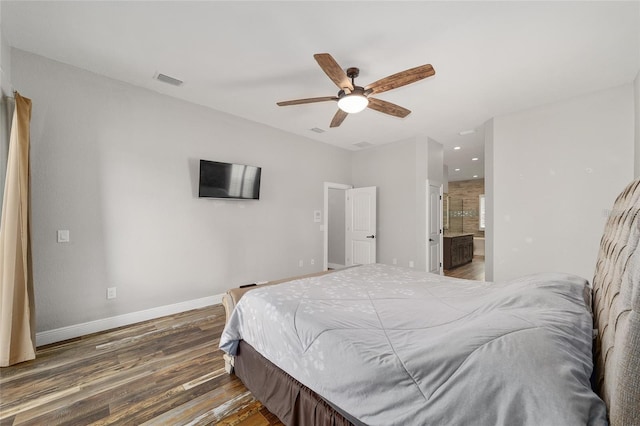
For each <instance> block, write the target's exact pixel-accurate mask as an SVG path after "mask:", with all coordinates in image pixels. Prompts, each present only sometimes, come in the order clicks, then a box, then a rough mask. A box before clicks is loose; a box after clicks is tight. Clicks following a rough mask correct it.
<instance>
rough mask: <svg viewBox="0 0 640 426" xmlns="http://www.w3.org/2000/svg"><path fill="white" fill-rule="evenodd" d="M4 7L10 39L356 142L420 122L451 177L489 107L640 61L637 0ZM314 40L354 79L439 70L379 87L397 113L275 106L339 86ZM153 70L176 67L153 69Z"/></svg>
mask: <svg viewBox="0 0 640 426" xmlns="http://www.w3.org/2000/svg"><path fill="white" fill-rule="evenodd" d="M1 8H2V9H1V17H2V32H3V38H4V39H5V40H6V41H7V43H8V44H9V45H10V46H13V47H16V48H19V49H22V50H26V51H29V52H33V53H36V54H39V55H42V56H45V57H48V58H51V59H55V60H57V61H60V62H64V63H67V64H71V65H75V66H77V67H80V68H84V69H87V70H90V71H93V72H95V73H98V74H102V75H105V76H108V77H112V78H115V79H118V80H122V81H125V82H128V83H131V84H134V85H137V86H141V87H145V88H148V89H151V90H154V91H157V92H161V93H164V94H167V95H170V96H174V97H176V98H181V99H184V100H187V101H191V102H194V103H197V104H201V105H206V106H208V107H211V108H214V109H216V110H220V111H224V112H227V113H230V114H234V115H237V116H240V117H244V118H247V119H249V120H253V121H256V122H260V123H264V124H267V125H269V126H272V127H275V128H278V129H282V130H285V131H287V132H291V133H295V134H298V135H301V136H304V137H307V138H311V139H315V140H318V141H321V142H325V143H328V144H332V145H337V146H340V147H343V148H346V149H359V148H357V147H356V146H354V145H353V144H356V143H360V142H368V143H371V144H374V145H378V144H384V143H389V142H395V141H398V140H403V139H406V138H411V137H414V136H417V135H422V136H429V137H431V138H433V139H435V140H437V141H438V142H440V143H442V144H443V145H444V146H445V163H446V164H447V165H448V166H449V177H450V179H451V180H461V179H468V178H472V176H473V175H477V176H480V177H482V176H483V175H484V148H483V131H482V125H483V123H484V122H485V121H486V120H488V119H490V118H492V117H495V116H500V115H503V114H507V113H510V112H515V111H519V110H523V109H526V108H530V107H533V106H537V105H543V104H547V103H551V102H555V101H559V100H563V99H567V98H570V97H573V96H578V95H581V94H585V93H590V92H593V91H597V90H600V89H605V88H609V87H614V86H618V85H622V84H628V83H631V82H632V81H633V79H634V77H635V76H636V74H637V72H638V70H639V69H640V3H639V2H638V1H629V2H612V1H603V2H596V1H587V2H519V1H514V2H504V1H503V2H480V1H475V2H455V1H449V2H429V1H425V2H419V1H413V2H397V1H391V2H379V1H356V2H342V1H341V2H333V1H324V2H307V1H287V2H272V1H258V2H244V1H233V2H222V1H196V2H185V1H176V2H169V1H110V2H96V1H72V2H59V1H46V2H35V1H17V2H13V1H6V0H3V1H2V4H1ZM321 52H327V53H330V54H331V55H333V57H334V58H335V59H336V61H337V62H338V63H339V64H340V65H341V66H342V67H343V68H347V67H351V66H356V67H359V68H360V70H361V71H360V77H359V78H357V79H356V84H358V85H362V86H364V85H366V84H368V83H371V82H373V81H375V80H378V79H380V78H382V77H385V76H387V75H390V74H394V73H396V72H398V71H402V70H404V69H407V68H411V67H414V66H418V65H422V64H426V63H430V64H432V65H433V66H434V68H435V70H436V75H435V76H434V77H431V78H428V79H426V80H422V81H420V82H417V83H414V84H412V85H409V86H405V87H402V88H399V89H395V90H392V91H389V92H385V93H382V94H379V95H377V97H379V98H380V99H384V100H387V101H390V102H393V103H396V104H398V105H401V106H404V107H405V108H408V109H410V110H411V111H412V114H410V115H409V116H408V117H406V118H404V119H399V118H395V117H391V116H387V115H384V114H381V113H379V112H376V111H373V110H370V109H368V110H365V111H364V112H362V113H359V114H356V115H351V116H349V117H347V119H346V120H345V121H344V123H343V124H342V126H340V127H338V128H335V129H329V123H330V121H331V118H332V117H333V115H334V113H335V111H336V108H337V106H336V104H335V103H334V102H325V103H317V104H310V105H300V106H288V107H278V106H276V102H277V101H281V100H290V99H298V98H307V97H316V96H333V95H336V94H337V90H338V89H337V87H336V86H335V85H334V84H333V83H332V82H331V81H330V80H329V78H328V77H327V76H326V75H325V74H324V72H323V71H322V70H321V69H320V67H319V66H318V65H317V63H316V61H315V60H314V59H313V54H314V53H321ZM157 72H161V73H163V74H167V75H169V76H172V77H175V78H178V79H180V80H183V81H184V82H185V83H184V85H183V86H181V87H173V86H169V85H167V84H164V83H161V82H159V81H157V80H154V79H153V77H154V75H155V74H156V73H157ZM17 89H19V88H17ZM312 128H320V129H324V130H326V132H324V133H321V134H318V133H315V132H312V131H310V129H312ZM465 130H476V133H474V134H471V135H466V136H460V135H459V132H461V131H465ZM576 143H579V141H576ZM454 146H460V147H461V149H460V150H457V151H454V150H453V147H454ZM473 157H477V158H478V160H477V161H471V158H473ZM456 168H459V169H461V170H460V171H459V172H456V171H455V169H456Z"/></svg>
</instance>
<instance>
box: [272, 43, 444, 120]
mask: <svg viewBox="0 0 640 426" xmlns="http://www.w3.org/2000/svg"><path fill="white" fill-rule="evenodd" d="M313 57H314V58H315V59H316V61H317V62H318V65H320V68H322V70H323V71H324V72H325V73H326V74H327V75H328V76H329V78H330V79H331V81H333V82H334V83H335V84H336V86H338V88H339V89H340V91H339V92H338V95H337V96H323V97H319V98H306V99H295V100H292V101H283V102H278V103H277V104H278V106H289V105H301V104H311V103H315V102H326V101H337V102H338V112H336V115H334V116H333V120H331V125H330V127H338V126H339V125H340V124H342V122H343V121H344V119H345V118H347V115H348V114H354V113H357V112H360V111H362V110H364V109H365V108H367V107H369V108H371V109H373V110H376V111H379V112H382V113H385V114H389V115H393V116H394V117H400V118H404V117H406V116H407V115H409V114H410V113H411V111H409V110H408V109H406V108H403V107H401V106H399V105H396V104H393V103H391V102H387V101H383V100H381V99H376V98H372V97H370V96H371V95H375V94H377V93H382V92H386V91H387V90H391V89H397V88H398V87H402V86H406V85H407V84H411V83H415V82H416V81H419V80H422V79H424V78H427V77H431V76H432V75H434V74H435V73H436V71H435V70H434V69H433V67H432V66H431V65H430V64H426V65H421V66H419V67H415V68H410V69H408V70H404V71H401V72H399V73H396V74H393V75H390V76H388V77H385V78H382V79H380V80H378V81H375V82H373V83H371V84H369V85H367V86H365V87H361V86H356V84H355V81H354V80H355V78H356V77H357V76H358V75H359V74H360V70H359V69H358V68H348V69H347V72H346V73H345V72H344V71H343V69H342V68H340V65H338V63H337V62H336V60H335V59H333V57H332V56H331V55H330V54H328V53H317V54H315V55H313ZM349 79H351V81H349Z"/></svg>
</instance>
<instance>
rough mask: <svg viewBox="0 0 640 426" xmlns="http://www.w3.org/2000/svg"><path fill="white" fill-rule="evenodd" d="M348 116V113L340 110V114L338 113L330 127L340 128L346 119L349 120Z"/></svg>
mask: <svg viewBox="0 0 640 426" xmlns="http://www.w3.org/2000/svg"><path fill="white" fill-rule="evenodd" d="M347 115H349V113H348V112H344V111H343V110H341V109H339V108H338V112H336V115H334V116H333V120H331V125H329V127H338V126H339V125H341V124H342V122H343V121H344V119H345V118H347Z"/></svg>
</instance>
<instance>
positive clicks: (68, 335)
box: [36, 294, 223, 346]
mask: <svg viewBox="0 0 640 426" xmlns="http://www.w3.org/2000/svg"><path fill="white" fill-rule="evenodd" d="M222 296H223V295H222V294H217V295H214V296H208V297H203V298H200V299H195V300H187V301H185V302H180V303H174V304H172V305H165V306H158V307H157V308H151V309H145V310H144V311H138V312H131V313H128V314H123V315H118V316H115V317H109V318H103V319H99V320H95V321H89V322H85V323H82V324H75V325H70V326H67V327H61V328H56V329H54V330H48V331H41V332H40V333H36V346H42V345H48V344H49V343H55V342H61V341H63V340H68V339H73V338H76V337H80V336H86V335H87V334H91V333H97V332H99V331H104V330H110V329H112V328H117V327H122V326H125V325H130V324H135V323H137V322H142V321H148V320H150V319H154V318H160V317H164V316H167V315H173V314H177V313H180V312H185V311H190V310H192V309H198V308H204V307H205V306H210V305H216V304H218V303H222Z"/></svg>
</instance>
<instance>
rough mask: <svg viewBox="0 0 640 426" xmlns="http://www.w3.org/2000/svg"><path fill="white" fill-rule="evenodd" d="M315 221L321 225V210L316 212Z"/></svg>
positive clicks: (314, 213)
mask: <svg viewBox="0 0 640 426" xmlns="http://www.w3.org/2000/svg"><path fill="white" fill-rule="evenodd" d="M313 221H314V222H316V223H320V222H321V221H322V212H321V211H320V210H314V212H313Z"/></svg>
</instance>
